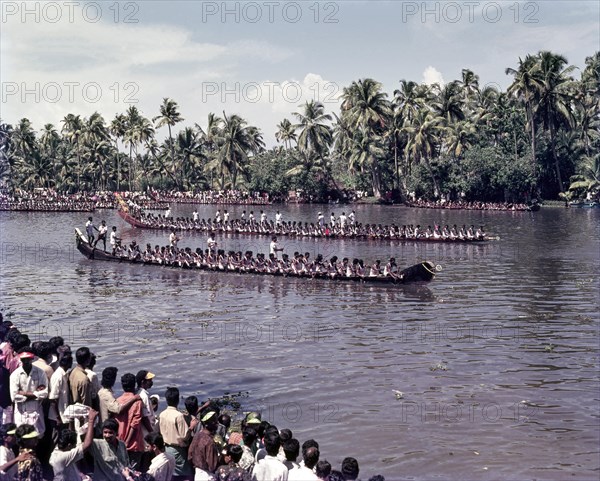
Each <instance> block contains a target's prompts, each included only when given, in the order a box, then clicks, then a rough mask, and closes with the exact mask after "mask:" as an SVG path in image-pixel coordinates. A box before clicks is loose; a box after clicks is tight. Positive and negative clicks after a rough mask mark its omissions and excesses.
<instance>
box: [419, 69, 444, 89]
mask: <svg viewBox="0 0 600 481" xmlns="http://www.w3.org/2000/svg"><path fill="white" fill-rule="evenodd" d="M423 83H424V84H426V85H433V84H439V85H440V87H441V86H443V85H444V77H442V74H441V73H440V72H439V71H438V70H436V68H435V67H432V66H431V65H430V66H429V67H427V68H426V69H425V71H424V72H423Z"/></svg>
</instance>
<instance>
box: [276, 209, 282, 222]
mask: <svg viewBox="0 0 600 481" xmlns="http://www.w3.org/2000/svg"><path fill="white" fill-rule="evenodd" d="M282 217H283V216H282V215H281V212H279V211H277V213H276V214H275V225H277V226H280V225H281V220H282Z"/></svg>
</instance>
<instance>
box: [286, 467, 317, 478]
mask: <svg viewBox="0 0 600 481" xmlns="http://www.w3.org/2000/svg"><path fill="white" fill-rule="evenodd" d="M288 481H319V478H318V477H317V475H316V474H315V473H313V471H312V469H308V468H307V467H306V466H299V467H298V468H297V469H296V468H294V469H291V470H290V472H289V473H288Z"/></svg>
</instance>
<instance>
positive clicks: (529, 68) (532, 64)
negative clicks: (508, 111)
mask: <svg viewBox="0 0 600 481" xmlns="http://www.w3.org/2000/svg"><path fill="white" fill-rule="evenodd" d="M505 72H506V74H507V75H512V76H513V77H514V80H513V83H512V84H510V86H509V87H508V89H507V93H508V94H509V95H511V96H514V97H516V98H517V99H519V100H520V101H521V102H522V103H523V104H524V105H525V110H526V112H527V126H528V128H529V130H530V132H531V135H530V140H531V163H532V165H533V168H534V176H537V174H536V172H537V160H536V118H535V111H536V108H537V100H538V99H539V96H540V91H541V89H542V85H543V79H542V76H541V71H540V66H539V63H538V61H537V59H536V57H534V56H532V55H527V56H526V57H525V59H524V60H522V59H521V58H519V66H518V68H516V69H513V68H510V67H509V68H507V69H506V70H505Z"/></svg>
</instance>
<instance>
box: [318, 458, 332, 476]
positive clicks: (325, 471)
mask: <svg viewBox="0 0 600 481" xmlns="http://www.w3.org/2000/svg"><path fill="white" fill-rule="evenodd" d="M329 473H331V464H330V463H329V461H327V460H326V459H324V460H322V461H319V462H318V463H317V465H316V467H315V474H316V475H317V478H319V479H325V478H327V476H329Z"/></svg>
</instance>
